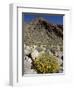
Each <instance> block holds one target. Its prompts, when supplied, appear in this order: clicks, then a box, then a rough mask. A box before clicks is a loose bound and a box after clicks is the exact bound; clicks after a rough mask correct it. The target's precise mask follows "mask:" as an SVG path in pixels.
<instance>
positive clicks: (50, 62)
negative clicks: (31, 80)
mask: <svg viewBox="0 0 74 90" xmlns="http://www.w3.org/2000/svg"><path fill="white" fill-rule="evenodd" d="M33 65H34V69H35V70H36V71H37V73H57V72H59V69H60V65H59V63H58V60H57V58H56V57H55V56H52V55H49V54H47V53H41V54H40V55H39V56H38V57H37V58H36V59H35V60H34V62H33Z"/></svg>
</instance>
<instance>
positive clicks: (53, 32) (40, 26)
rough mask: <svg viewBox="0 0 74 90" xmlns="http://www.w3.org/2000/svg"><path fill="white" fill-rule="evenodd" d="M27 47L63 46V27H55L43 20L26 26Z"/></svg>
mask: <svg viewBox="0 0 74 90" xmlns="http://www.w3.org/2000/svg"><path fill="white" fill-rule="evenodd" d="M24 43H25V44H26V45H55V46H56V45H63V26H62V25H54V24H51V23H49V22H47V21H46V20H44V19H43V18H36V19H35V20H32V21H31V22H30V23H27V24H24Z"/></svg>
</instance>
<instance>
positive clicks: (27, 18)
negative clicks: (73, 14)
mask: <svg viewBox="0 0 74 90" xmlns="http://www.w3.org/2000/svg"><path fill="white" fill-rule="evenodd" d="M37 17H42V18H44V19H46V20H47V21H48V22H50V23H53V24H62V25H63V15H48V14H33V13H24V14H23V18H24V22H27V23H28V22H31V21H32V20H33V19H35V18H37Z"/></svg>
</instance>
